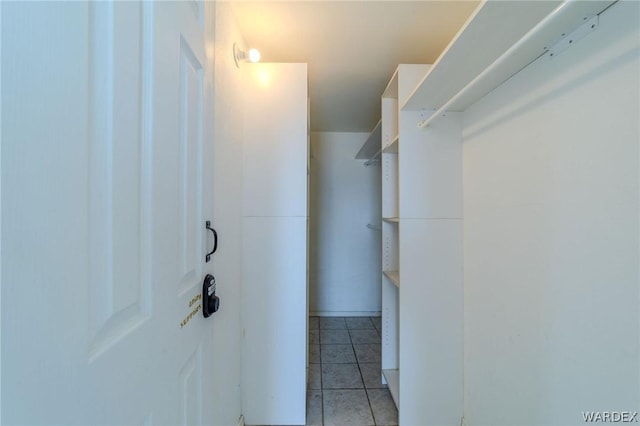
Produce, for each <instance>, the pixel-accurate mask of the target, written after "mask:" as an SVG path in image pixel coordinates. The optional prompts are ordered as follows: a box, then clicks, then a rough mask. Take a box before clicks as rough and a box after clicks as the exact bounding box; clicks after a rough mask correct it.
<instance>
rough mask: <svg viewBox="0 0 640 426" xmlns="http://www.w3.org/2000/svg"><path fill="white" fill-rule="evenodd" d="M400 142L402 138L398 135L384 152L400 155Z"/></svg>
mask: <svg viewBox="0 0 640 426" xmlns="http://www.w3.org/2000/svg"><path fill="white" fill-rule="evenodd" d="M399 140H400V137H399V136H398V135H396V137H395V138H393V140H392V141H391V143H390V144H389V145H387V146H385V147H384V149H383V150H382V152H384V153H385V154H397V153H398V141H399Z"/></svg>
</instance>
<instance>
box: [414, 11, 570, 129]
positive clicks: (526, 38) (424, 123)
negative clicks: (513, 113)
mask: <svg viewBox="0 0 640 426" xmlns="http://www.w3.org/2000/svg"><path fill="white" fill-rule="evenodd" d="M571 3H572V2H571V1H565V2H564V3H562V4H561V5H560V6H558V7H556V8H555V9H554V10H553V11H552V12H551V13H550V14H549V15H547V16H546V17H545V18H544V19H543V20H542V21H540V22H538V24H537V25H536V26H535V27H533V28H532V29H530V30H529V32H527V33H526V34H525V35H524V36H522V38H521V39H520V40H518V41H517V42H516V43H515V44H513V45H512V46H511V47H510V48H509V49H507V50H506V51H505V52H504V53H503V54H502V55H500V56H499V57H498V58H497V59H496V60H495V61H493V62H492V63H491V65H489V66H488V67H487V68H485V69H484V71H482V72H481V73H480V74H478V75H477V76H476V77H475V78H474V79H473V80H471V81H470V82H469V83H467V85H466V86H464V87H463V88H462V89H460V91H459V92H458V93H456V94H455V95H454V96H453V97H452V98H451V99H449V100H448V101H447V102H446V103H445V104H444V105H442V106H441V107H440V108H438V109H437V110H436V112H434V113H433V115H431V117H429V118H428V119H426V120H423V121H421V122H419V123H418V127H420V128H421V129H423V128H425V127H429V125H430V124H431V123H432V122H433V121H434V120H436V119H437V118H438V117H440V116H441V115H443V113H444V112H446V110H447V108H449V106H450V105H451V104H453V103H454V102H456V101H457V100H458V99H460V98H461V97H462V96H464V94H465V93H466V92H467V91H469V89H471V88H472V87H473V86H475V85H476V84H477V83H478V81H480V80H482V79H483V78H484V77H485V76H486V75H487V74H490V73H491V72H493V71H494V70H495V69H496V68H498V67H500V66H502V64H503V63H504V62H505V61H506V60H507V58H509V57H511V56H512V55H513V54H514V53H515V52H517V51H518V50H519V49H520V48H521V47H522V46H523V45H525V44H527V43H528V42H529V41H530V40H531V39H532V38H534V37H535V36H536V35H537V34H538V33H539V32H540V31H542V30H544V29H545V27H547V26H548V25H549V24H550V23H552V22H553V21H554V20H555V19H556V18H557V17H558V16H559V15H560V14H561V12H563V11H564V10H565V9H566V8H567V7H568V5H569V4H571ZM548 50H549V49H548V48H546V47H545V48H544V49H543V51H542V52H541V53H540V55H538V56H536V57H535V58H534V59H532V60H531V61H530V62H528V63H527V64H526V65H525V66H523V67H522V68H520V69H518V70H517V71H516V72H514V73H513V74H512V75H515V74H517V73H518V72H520V71H521V70H523V69H524V68H526V67H527V65H529V64H530V63H531V62H533V61H535V60H536V59H538V58H539V57H540V56H542V55H544V54H545V53H546V52H547V51H548ZM508 79H509V77H507V78H506V79H505V80H503V82H504V81H506V80H508Z"/></svg>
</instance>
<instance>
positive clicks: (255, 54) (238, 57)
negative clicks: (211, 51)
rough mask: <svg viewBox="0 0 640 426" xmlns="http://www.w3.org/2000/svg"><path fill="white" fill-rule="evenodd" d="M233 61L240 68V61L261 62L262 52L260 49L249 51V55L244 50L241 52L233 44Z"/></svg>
mask: <svg viewBox="0 0 640 426" xmlns="http://www.w3.org/2000/svg"><path fill="white" fill-rule="evenodd" d="M233 61H234V62H235V63H236V67H238V68H240V61H249V62H259V61H260V51H259V50H258V49H249V52H248V53H247V52H245V51H244V50H240V48H238V46H237V45H236V44H235V43H233Z"/></svg>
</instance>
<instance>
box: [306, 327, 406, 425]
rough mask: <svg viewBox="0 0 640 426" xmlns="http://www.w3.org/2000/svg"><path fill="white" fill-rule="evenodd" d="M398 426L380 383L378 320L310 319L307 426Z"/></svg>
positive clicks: (385, 392) (389, 401)
mask: <svg viewBox="0 0 640 426" xmlns="http://www.w3.org/2000/svg"><path fill="white" fill-rule="evenodd" d="M397 424H398V410H396V406H395V404H394V403H393V400H392V399H391V394H390V393H389V390H388V389H387V386H386V385H383V384H382V383H381V381H380V318H379V317H373V318H370V317H347V318H338V317H321V318H318V317H311V318H309V383H308V390H307V425H313V426H375V425H387V426H389V425H397Z"/></svg>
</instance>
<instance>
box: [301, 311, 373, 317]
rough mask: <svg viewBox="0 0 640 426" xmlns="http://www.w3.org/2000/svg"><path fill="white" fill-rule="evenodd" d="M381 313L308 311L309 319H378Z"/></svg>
mask: <svg viewBox="0 0 640 426" xmlns="http://www.w3.org/2000/svg"><path fill="white" fill-rule="evenodd" d="M381 315H382V312H381V311H309V316H310V317H379V316H381Z"/></svg>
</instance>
